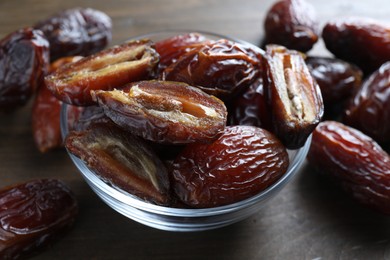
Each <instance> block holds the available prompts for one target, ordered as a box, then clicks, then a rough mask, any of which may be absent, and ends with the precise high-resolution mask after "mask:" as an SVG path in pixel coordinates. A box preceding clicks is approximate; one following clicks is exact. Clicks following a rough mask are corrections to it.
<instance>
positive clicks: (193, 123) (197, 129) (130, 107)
mask: <svg viewBox="0 0 390 260" xmlns="http://www.w3.org/2000/svg"><path fill="white" fill-rule="evenodd" d="M92 95H93V97H94V99H95V100H96V102H97V103H98V104H99V106H101V107H102V108H103V109H104V111H105V114H106V115H107V116H108V117H109V118H111V120H112V121H114V122H115V123H116V124H118V125H119V126H121V127H122V128H124V129H126V130H128V131H130V132H132V133H134V134H136V135H138V136H142V137H143V138H145V139H147V140H151V141H155V142H159V143H171V144H172V143H173V144H184V143H191V142H196V141H198V142H207V141H210V140H212V139H214V138H215V137H216V136H217V135H218V134H220V133H221V132H222V131H223V129H224V127H225V125H226V117H227V111H226V107H225V105H224V103H223V102H222V101H221V100H219V99H218V98H216V97H214V96H211V95H208V94H206V93H204V92H203V91H202V90H200V89H198V88H195V87H191V86H189V85H187V84H186V83H182V82H171V81H158V80H150V81H140V82H133V83H131V84H129V85H127V86H126V87H124V88H123V89H120V90H111V91H93V92H92Z"/></svg>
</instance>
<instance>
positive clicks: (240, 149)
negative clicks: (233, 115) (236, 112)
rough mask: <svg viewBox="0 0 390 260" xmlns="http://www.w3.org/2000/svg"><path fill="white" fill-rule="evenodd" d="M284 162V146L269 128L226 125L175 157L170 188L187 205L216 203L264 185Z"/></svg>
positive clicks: (283, 168)
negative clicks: (206, 141)
mask: <svg viewBox="0 0 390 260" xmlns="http://www.w3.org/2000/svg"><path fill="white" fill-rule="evenodd" d="M288 165H289V159H288V154H287V151H286V149H285V147H284V146H283V145H282V143H281V142H280V141H279V140H278V139H277V138H276V137H275V136H274V135H273V134H271V133H270V132H268V131H266V130H264V129H261V128H258V127H253V126H228V127H226V128H225V131H224V133H223V134H221V135H220V136H219V137H218V139H216V140H215V141H214V142H212V143H209V144H200V143H194V144H190V145H188V146H186V147H185V148H184V150H183V151H182V152H181V153H180V154H179V155H178V156H177V157H176V159H175V160H174V162H173V166H172V167H173V170H172V177H173V188H174V191H175V194H176V195H177V197H178V198H179V199H180V200H181V202H183V203H184V204H186V205H188V206H190V207H195V208H208V207H217V206H222V205H226V204H230V203H234V202H238V201H240V200H243V199H246V198H249V197H251V196H253V195H255V194H257V193H259V192H260V191H262V190H264V189H266V188H267V187H269V186H270V185H272V184H273V183H274V182H275V181H276V180H278V179H279V178H280V177H281V176H282V175H283V174H284V173H285V172H286V170H287V168H288Z"/></svg>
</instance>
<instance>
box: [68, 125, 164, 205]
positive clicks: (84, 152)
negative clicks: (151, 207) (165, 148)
mask: <svg viewBox="0 0 390 260" xmlns="http://www.w3.org/2000/svg"><path fill="white" fill-rule="evenodd" d="M65 146H66V148H67V149H68V151H69V152H70V153H72V154H74V155H75V156H77V157H79V158H81V160H83V161H84V163H85V164H86V165H87V166H88V167H89V168H90V169H91V170H93V171H94V172H95V173H96V175H98V176H99V177H100V178H102V179H103V180H104V181H106V182H108V183H109V184H111V185H113V186H116V187H119V188H121V189H123V190H124V191H127V192H129V193H130V194H133V195H135V196H138V197H139V198H141V199H144V200H146V201H149V202H153V203H156V204H161V205H167V204H168V203H169V199H170V198H169V186H170V184H169V176H168V172H167V170H166V168H165V166H164V164H163V163H162V162H161V161H160V159H158V157H157V156H156V155H155V153H154V152H153V150H152V149H150V148H149V147H148V146H147V145H146V143H145V142H144V141H143V140H142V139H139V138H137V137H136V136H133V135H132V134H131V133H128V132H126V131H123V130H122V129H119V128H118V127H117V126H115V125H114V124H113V123H111V124H108V123H104V124H102V123H100V124H99V123H97V124H94V125H93V126H91V127H89V128H88V129H87V130H84V131H72V132H70V133H69V134H68V136H67V137H66V139H65Z"/></svg>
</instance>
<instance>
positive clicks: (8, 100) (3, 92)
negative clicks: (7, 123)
mask: <svg viewBox="0 0 390 260" xmlns="http://www.w3.org/2000/svg"><path fill="white" fill-rule="evenodd" d="M48 65H49V42H48V41H47V40H46V39H45V37H44V36H43V34H42V32H41V31H38V30H33V29H32V28H24V29H20V30H18V31H16V32H13V33H11V34H9V35H8V36H6V37H5V38H3V39H2V40H0V111H1V110H4V111H9V110H14V109H15V108H17V107H20V106H23V105H25V104H26V103H27V101H28V100H29V99H30V97H31V96H32V95H33V94H34V93H35V91H36V89H37V88H38V86H39V85H40V84H41V83H42V82H43V77H44V74H45V73H47V69H48Z"/></svg>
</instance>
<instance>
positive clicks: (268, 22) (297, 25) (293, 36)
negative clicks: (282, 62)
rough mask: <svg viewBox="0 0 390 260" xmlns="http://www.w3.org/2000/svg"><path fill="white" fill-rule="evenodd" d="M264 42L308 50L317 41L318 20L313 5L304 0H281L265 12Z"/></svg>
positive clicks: (303, 50)
mask: <svg viewBox="0 0 390 260" xmlns="http://www.w3.org/2000/svg"><path fill="white" fill-rule="evenodd" d="M264 29H265V44H278V45H283V46H285V47H286V48H288V49H294V50H298V51H302V52H307V51H309V50H310V49H311V48H312V47H313V45H314V44H315V43H316V42H317V41H318V38H319V36H318V34H319V28H318V21H317V15H316V12H315V10H314V7H313V6H312V5H311V4H310V3H309V2H307V1H305V0H281V1H278V2H276V3H275V4H274V5H273V6H272V7H271V9H270V10H269V11H268V12H267V16H266V18H265V21H264Z"/></svg>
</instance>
